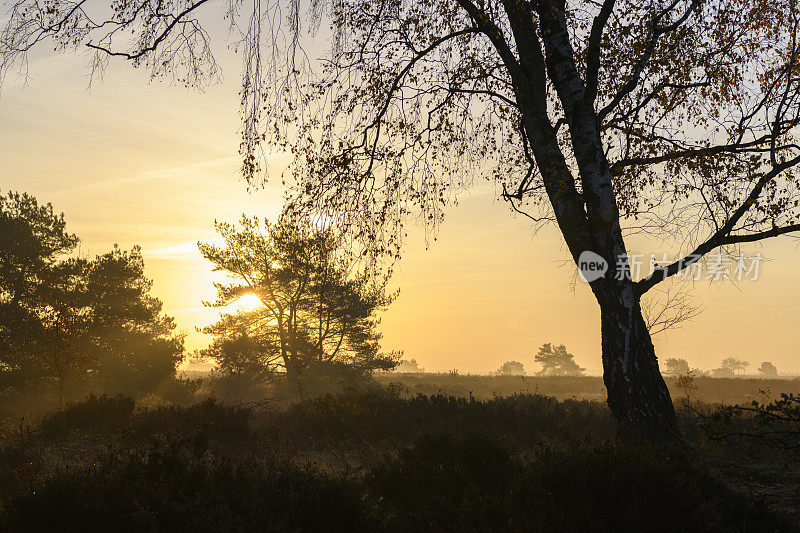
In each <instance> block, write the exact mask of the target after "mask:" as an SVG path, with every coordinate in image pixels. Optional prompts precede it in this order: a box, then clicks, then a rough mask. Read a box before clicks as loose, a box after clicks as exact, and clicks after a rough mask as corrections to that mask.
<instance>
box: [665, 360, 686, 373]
mask: <svg viewBox="0 0 800 533" xmlns="http://www.w3.org/2000/svg"><path fill="white" fill-rule="evenodd" d="M664 372H665V373H667V374H672V375H673V376H677V375H679V374H688V373H689V372H690V370H689V363H688V362H687V361H686V359H680V358H675V357H670V358H669V359H667V360H666V361H664Z"/></svg>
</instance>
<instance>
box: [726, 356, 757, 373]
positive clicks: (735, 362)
mask: <svg viewBox="0 0 800 533" xmlns="http://www.w3.org/2000/svg"><path fill="white" fill-rule="evenodd" d="M748 366H750V363H748V362H747V361H743V360H742V359H738V358H736V357H726V358H725V359H723V360H722V364H721V365H720V369H722V370H724V371H728V372H730V373H731V374H739V373H741V372H744V370H745V369H746V368H747V367H748Z"/></svg>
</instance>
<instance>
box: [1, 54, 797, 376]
mask: <svg viewBox="0 0 800 533" xmlns="http://www.w3.org/2000/svg"><path fill="white" fill-rule="evenodd" d="M223 59H225V58H223ZM226 61H227V62H226ZM223 68H225V69H226V70H225V72H226V74H227V76H228V78H227V79H226V80H225V81H224V82H223V83H222V84H221V85H219V86H215V87H211V88H210V89H209V90H207V91H206V92H205V93H197V92H191V91H187V90H186V89H183V88H180V87H170V86H168V85H160V84H157V83H153V84H149V83H148V80H147V77H146V73H142V72H134V71H131V70H130V69H129V68H128V67H127V66H125V65H120V66H119V67H116V66H112V68H111V69H110V71H109V72H108V74H107V76H106V79H105V82H104V83H103V84H101V85H96V86H95V87H94V88H93V90H92V92H88V91H87V90H86V80H85V79H84V74H85V70H84V68H83V62H82V61H81V60H80V59H78V58H72V57H65V56H56V57H52V56H50V55H46V56H33V57H32V61H31V70H30V74H31V79H30V80H29V81H28V85H27V87H26V88H22V87H21V85H20V84H19V83H18V82H16V81H14V80H11V79H10V80H9V81H10V82H11V83H9V84H8V85H6V86H5V87H4V89H3V93H2V95H1V96H0V163H1V164H2V166H1V167H0V168H2V171H1V172H2V173H1V174H0V189H2V190H3V191H4V192H5V191H6V190H8V189H12V190H20V191H27V192H30V193H32V194H34V195H36V196H37V197H38V198H39V199H40V200H41V201H50V202H52V203H53V204H54V206H55V207H56V209H57V210H59V211H64V212H65V214H66V216H67V220H68V223H69V228H70V230H71V231H73V232H75V233H77V234H78V235H79V236H81V237H82V238H83V242H82V244H81V253H82V254H85V255H94V254H96V253H102V252H104V251H106V250H108V249H109V248H111V246H112V245H113V244H114V243H115V242H116V243H119V244H120V245H121V246H122V247H130V246H133V245H134V244H140V245H141V246H142V248H143V249H144V252H145V258H146V265H147V273H148V275H149V276H150V277H152V278H153V279H154V280H155V288H154V291H155V294H156V295H157V296H159V297H160V298H162V299H163V300H164V303H165V307H166V310H167V311H168V312H169V313H171V314H174V315H175V316H176V318H177V320H178V324H179V326H180V327H181V328H182V329H184V330H186V331H188V332H190V336H189V338H188V345H189V347H190V348H192V349H193V348H197V347H202V346H203V345H204V343H205V342H207V339H205V338H203V336H201V335H199V334H196V333H195V332H194V327H195V326H196V325H199V326H202V325H205V324H207V323H209V322H210V321H212V320H213V319H214V316H215V312H214V311H212V310H207V309H203V308H202V305H201V300H203V299H209V298H211V297H212V296H213V287H212V286H211V283H210V282H211V279H212V277H211V273H210V270H209V267H208V265H207V264H206V263H204V261H203V260H202V258H201V257H200V256H199V254H198V253H197V251H196V246H195V245H194V243H195V242H196V241H197V240H207V239H211V238H213V237H214V231H213V222H214V219H215V218H216V219H220V220H235V219H237V218H238V217H239V215H240V214H241V213H242V212H246V213H248V214H262V215H267V216H270V215H274V214H275V213H277V212H278V210H279V208H280V196H281V191H280V189H279V187H278V186H277V185H275V184H273V185H271V186H269V187H267V189H265V190H263V191H258V192H256V193H253V194H249V193H248V192H247V190H246V187H245V185H244V183H243V182H242V180H241V179H240V178H239V177H238V176H237V168H238V164H239V162H238V157H237V146H238V140H239V139H238V136H237V129H238V126H239V123H238V118H237V103H238V99H237V95H236V92H237V89H238V87H237V81H238V79H237V73H238V65H237V64H236V63H235V58H233V59H231V58H227V59H226V60H225V61H223ZM271 162H272V164H273V174H274V175H277V174H278V173H279V172H280V169H281V168H282V166H283V165H285V164H286V159H285V156H283V155H281V154H275V155H274V156H273V157H272V158H271ZM277 181H279V180H274V182H273V183H275V182H277ZM629 246H630V248H631V250H632V251H636V252H642V253H648V254H649V253H651V252H652V253H657V254H660V253H662V252H672V251H673V250H672V249H671V248H669V247H667V246H665V245H664V243H660V242H648V241H646V240H642V239H639V240H635V241H632V242H631V243H630V244H629ZM745 251H746V252H748V253H753V254H754V253H756V252H760V253H761V254H763V255H764V256H766V257H768V258H769V259H770V261H769V262H766V263H764V264H762V266H761V276H760V279H759V280H758V281H743V282H741V283H740V284H738V286H737V285H734V284H732V283H724V282H723V283H714V284H709V283H708V282H705V281H700V282H698V283H697V284H696V286H695V291H694V294H695V295H696V298H697V301H698V303H701V304H702V305H704V306H705V307H706V310H705V311H704V312H703V314H702V315H701V316H700V317H698V318H697V319H695V320H694V321H693V322H692V323H690V324H687V325H686V326H685V327H684V328H683V329H680V330H676V331H672V332H670V333H669V334H668V335H666V336H659V337H657V338H656V339H655V342H656V348H657V351H658V353H659V354H661V356H662V357H665V356H666V357H672V356H680V357H685V358H686V359H688V360H689V362H690V364H691V365H692V366H696V367H700V368H712V367H716V366H718V365H719V361H720V360H721V359H722V358H723V357H727V356H736V357H740V358H743V359H745V360H748V361H750V362H751V363H752V364H753V366H752V367H751V369H750V370H751V371H753V370H754V369H755V366H757V364H758V363H759V362H760V361H763V360H770V361H772V362H774V363H775V364H776V365H777V366H778V368H779V370H781V371H782V372H793V373H794V372H797V373H800V348H798V346H800V328H798V325H799V324H800V286H799V285H798V283H797V281H796V280H797V279H798V277H800V276H798V275H799V274H800V262H799V261H798V260H799V259H800V255H799V254H800V250H798V246H797V241H795V240H791V239H784V240H775V241H770V242H768V243H766V244H765V245H763V246H752V247H750V248H747V249H746V250H745ZM566 259H567V254H566V250H565V247H564V246H563V244H562V242H561V239H560V236H559V235H558V234H557V232H556V231H555V229H554V228H548V229H545V230H543V231H541V232H539V233H538V234H536V235H535V236H534V235H533V234H532V232H531V227H530V224H529V223H528V222H527V221H526V220H525V219H523V218H520V217H514V216H512V215H511V214H510V213H509V211H508V208H507V206H506V205H504V204H503V203H502V202H500V201H499V200H497V197H496V195H495V193H494V191H493V190H492V189H491V188H490V187H488V186H484V187H479V188H478V189H476V190H474V191H472V192H471V193H469V194H467V195H465V196H464V197H462V199H461V202H460V205H459V207H457V208H455V209H452V210H451V211H450V212H449V216H448V219H447V220H446V221H445V224H444V225H443V227H442V228H441V231H440V234H439V239H438V240H437V242H435V243H431V246H430V248H429V249H427V250H426V246H425V239H424V237H423V232H422V231H421V230H419V231H416V232H412V234H411V236H410V238H409V241H408V243H407V247H406V251H405V256H404V259H403V260H402V262H401V263H400V265H399V268H398V269H397V275H396V276H395V278H394V286H395V287H400V289H401V294H400V298H399V299H398V300H397V302H396V303H395V304H394V305H393V307H392V308H391V309H390V310H389V311H388V312H387V313H386V314H385V315H384V318H383V324H382V330H383V332H384V347H385V348H386V349H403V350H405V353H406V357H408V358H414V359H416V360H417V361H418V362H419V363H420V365H421V366H423V367H424V368H426V369H428V370H448V369H454V368H457V369H459V370H460V371H462V372H487V371H490V370H494V369H496V368H497V367H498V366H500V364H501V363H503V362H504V361H507V360H518V361H520V362H522V363H523V364H525V366H526V369H527V370H528V371H535V370H537V369H538V368H537V366H536V365H535V364H534V363H533V354H534V353H535V352H536V351H537V349H538V347H539V346H540V345H541V344H542V343H545V342H554V343H564V344H566V345H567V347H568V349H569V350H570V351H571V352H572V353H574V354H575V356H576V359H577V361H578V362H579V363H580V364H581V365H582V366H585V367H587V368H588V369H589V371H590V372H592V373H599V372H600V368H601V364H600V347H599V311H598V309H597V307H596V304H595V303H594V300H593V298H592V297H591V295H590V293H589V291H588V289H587V287H586V286H584V285H583V284H582V283H580V282H578V283H576V284H573V281H574V273H575V271H574V268H573V267H571V266H570V265H569V263H568V262H566ZM573 285H574V290H573Z"/></svg>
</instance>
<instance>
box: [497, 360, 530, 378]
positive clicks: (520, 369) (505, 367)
mask: <svg viewBox="0 0 800 533" xmlns="http://www.w3.org/2000/svg"><path fill="white" fill-rule="evenodd" d="M497 374H498V375H500V376H524V375H525V366H524V365H523V364H522V363H520V362H519V361H506V362H505V363H503V364H502V365H501V366H500V368H499V369H498V370H497Z"/></svg>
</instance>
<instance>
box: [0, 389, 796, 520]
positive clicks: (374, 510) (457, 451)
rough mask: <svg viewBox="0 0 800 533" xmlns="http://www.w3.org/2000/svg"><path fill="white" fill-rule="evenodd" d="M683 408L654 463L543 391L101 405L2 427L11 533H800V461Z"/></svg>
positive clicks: (3, 500) (606, 426)
mask: <svg viewBox="0 0 800 533" xmlns="http://www.w3.org/2000/svg"><path fill="white" fill-rule="evenodd" d="M434 377H435V376H434ZM468 378H475V377H470V376H461V377H459V378H457V379H468ZM450 379H456V378H454V377H451V378H450ZM491 379H493V380H497V381H502V380H504V379H505V377H504V376H497V377H493V378H491ZM547 379H549V380H551V381H559V380H564V379H566V378H547ZM571 379H575V380H591V379H592V378H571ZM709 379H710V378H709ZM784 383H785V384H789V383H790V382H784ZM678 403H679V415H680V420H681V424H682V426H683V431H684V434H685V435H686V438H687V443H686V444H687V445H686V446H682V447H668V448H658V447H653V445H647V444H641V443H635V442H630V441H622V440H619V439H618V438H617V434H616V431H617V430H616V424H615V422H614V420H613V418H612V416H611V414H610V412H609V411H608V409H607V407H606V406H605V404H604V403H601V402H596V401H590V400H579V399H569V398H567V399H563V400H559V399H556V398H555V397H552V396H547V395H542V394H537V393H515V394H510V395H501V394H497V395H495V396H494V397H487V398H483V399H478V398H476V397H475V396H474V395H473V397H471V398H470V397H469V396H466V397H456V396H450V395H445V394H433V395H424V394H418V393H415V392H413V391H410V390H409V388H408V386H407V385H403V384H401V383H397V382H392V383H389V384H387V385H379V384H376V383H373V384H372V385H370V386H366V387H362V388H358V389H355V388H350V389H347V390H344V391H342V392H339V393H336V394H323V395H318V396H315V397H313V398H308V399H305V400H303V401H300V402H291V403H279V402H260V403H244V404H242V403H238V404H225V403H222V402H220V401H219V400H215V399H214V398H206V399H204V400H200V399H199V397H198V400H197V401H195V402H192V403H188V404H186V405H177V404H174V403H162V404H161V405H155V404H153V405H149V406H147V405H144V403H143V402H141V401H140V402H139V403H138V404H137V403H136V402H134V401H133V400H132V399H130V398H128V397H124V396H117V397H109V396H90V397H89V398H88V399H86V400H85V401H82V402H74V403H70V404H69V405H68V406H66V407H65V408H64V409H61V410H58V411H55V412H53V413H50V414H47V415H46V416H44V417H42V418H39V419H20V418H19V417H11V416H8V417H6V418H5V419H3V420H4V423H3V425H2V426H0V427H2V431H3V435H2V437H3V441H2V442H3V445H2V449H1V450H0V474H1V475H0V515H2V522H0V528H1V529H4V530H10V531H46V530H54V529H59V530H74V531H91V530H100V529H104V530H119V531H125V530H183V531H197V530H204V531H228V530H245V531H247V530H258V531H264V530H271V531H287V530H288V531H315V530H321V529H324V530H331V529H338V530H344V529H347V530H352V531H360V530H364V531H367V530H370V531H375V530H389V531H397V530H403V531H405V530H408V531H426V530H433V529H444V530H473V531H492V530H498V531H507V530H530V531H552V530H559V531H585V530H593V531H621V530H632V528H635V529H639V530H647V531H793V530H796V529H797V527H796V525H797V522H796V519H797V516H798V515H797V513H796V511H795V510H796V509H797V508H798V507H797V504H798V502H797V501H796V495H795V494H796V491H795V488H796V486H797V483H798V481H800V462H798V458H797V457H796V455H795V454H794V452H792V451H788V450H786V449H780V448H776V447H774V446H769V445H768V444H769V443H762V442H758V441H756V440H751V441H747V442H745V441H742V440H741V439H728V438H725V437H724V435H722V433H721V431H720V428H725V427H728V426H725V425H724V424H726V423H727V422H726V418H725V415H724V413H725V412H727V411H726V410H725V408H723V407H720V406H718V405H714V404H711V403H707V402H706V403H702V402H693V403H691V404H690V405H689V406H686V405H685V404H684V402H683V400H680V401H679V402H678ZM760 405H763V404H760ZM781 405H782V406H783V408H784V410H783V412H785V411H787V409H786V408H787V407H792V406H793V405H794V403H793V400H792V401H790V402H789V404H788V405H787V404H786V402H785V403H784V404H781ZM733 418H734V419H735V420H734V423H735V424H738V425H737V426H736V427H737V428H739V430H741V429H742V428H747V429H748V431H750V432H755V430H756V429H757V428H759V427H761V426H760V425H759V424H760V422H759V416H755V415H752V414H751V413H749V412H744V413H741V414H740V415H738V416H735V417H733ZM759 465H761V466H759ZM767 465H772V466H767ZM775 465H780V467H779V468H778V467H777V466H775ZM654 480H658V482H657V483H654ZM420 487H425V490H420ZM309 509H313V512H309Z"/></svg>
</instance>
